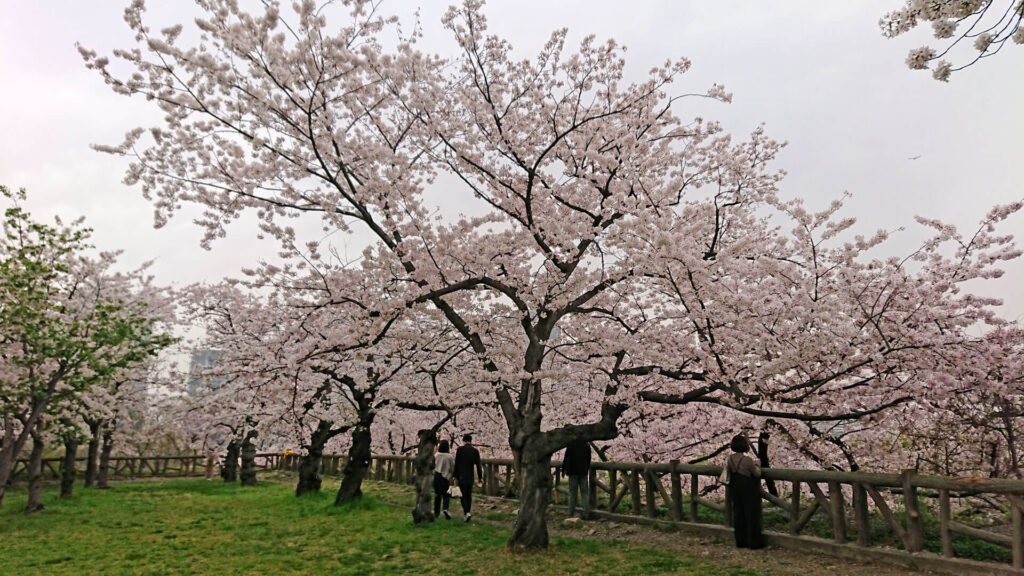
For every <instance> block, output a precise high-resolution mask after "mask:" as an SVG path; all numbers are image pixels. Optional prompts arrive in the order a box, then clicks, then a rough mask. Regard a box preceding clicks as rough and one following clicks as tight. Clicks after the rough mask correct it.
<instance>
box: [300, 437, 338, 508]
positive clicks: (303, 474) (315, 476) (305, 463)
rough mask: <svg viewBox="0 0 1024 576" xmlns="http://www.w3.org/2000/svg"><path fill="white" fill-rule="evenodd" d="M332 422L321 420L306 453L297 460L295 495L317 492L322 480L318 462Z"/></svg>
mask: <svg viewBox="0 0 1024 576" xmlns="http://www.w3.org/2000/svg"><path fill="white" fill-rule="evenodd" d="M332 425H333V422H331V421H329V420H321V421H320V423H319V424H317V427H316V430H314V431H313V434H312V436H310V439H309V446H307V447H306V453H305V454H303V455H302V460H301V461H300V462H299V484H298V485H297V486H296V487H295V495H296V496H302V495H303V494H309V493H310V492H319V491H320V485H321V484H322V483H323V480H322V478H321V476H320V462H321V459H322V458H323V455H324V446H325V445H326V444H327V441H328V440H329V439H330V438H331V426H332Z"/></svg>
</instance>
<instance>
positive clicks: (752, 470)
mask: <svg viewBox="0 0 1024 576" xmlns="http://www.w3.org/2000/svg"><path fill="white" fill-rule="evenodd" d="M729 447H730V448H732V451H733V453H732V454H731V455H730V456H729V459H728V460H727V461H726V466H728V467H729V500H730V502H731V503H732V526H733V530H734V531H735V534H736V547H737V548H751V549H755V550H756V549H758V548H761V547H763V546H764V541H763V539H762V538H761V467H760V466H758V465H757V462H756V461H754V459H753V458H751V457H750V456H747V455H746V453H747V452H749V451H750V442H749V441H748V440H747V438H746V436H743V435H742V434H739V435H737V436H735V437H733V439H732V442H730V444H729Z"/></svg>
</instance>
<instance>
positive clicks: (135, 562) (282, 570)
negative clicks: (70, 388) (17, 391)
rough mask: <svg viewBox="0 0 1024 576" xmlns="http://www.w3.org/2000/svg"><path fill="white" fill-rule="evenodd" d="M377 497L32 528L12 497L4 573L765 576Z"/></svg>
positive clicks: (135, 502)
mask: <svg viewBox="0 0 1024 576" xmlns="http://www.w3.org/2000/svg"><path fill="white" fill-rule="evenodd" d="M377 489H378V488H377V487H376V486H374V485H373V484H372V483H371V484H370V485H369V486H368V496H367V497H366V498H364V499H363V500H362V501H361V502H359V503H357V504H355V505H353V506H349V507H344V508H336V507H334V506H332V502H333V494H331V493H330V491H329V490H328V491H325V492H323V493H321V494H314V495H309V496H306V497H303V498H296V497H295V496H294V493H293V491H292V488H291V487H289V486H285V485H278V484H262V485H260V486H258V487H256V488H246V489H243V488H241V487H238V486H236V485H225V484H223V483H221V482H208V481H205V480H178V481H168V482H144V483H135V484H117V485H116V486H115V487H114V488H113V489H112V490H107V491H97V490H80V491H79V492H78V495H77V496H75V497H74V498H72V499H70V500H59V499H57V498H56V492H54V491H48V492H46V494H45V497H44V503H45V505H46V510H44V511H43V512H41V513H38V514H35V515H31V516H26V515H25V514H24V513H22V511H21V510H22V508H23V507H24V503H25V497H24V493H23V492H19V491H15V492H13V493H11V494H9V496H8V498H7V499H6V501H5V502H4V510H3V511H2V512H0V559H2V562H0V565H2V566H3V570H2V572H3V573H4V574H18V575H24V576H30V575H36V574H39V575H53V576H62V575H85V574H90V575H91V574H104V575H128V574H131V575H153V576H156V575H178V574H181V575H184V574H203V575H208V574H225V575H227V574H230V575H242V574H245V575H268V576H285V575H290V574H331V575H353V576H355V575H391V574H439V575H440V574H444V575H449V574H458V575H474V574H507V575H520V574H521V575H524V576H525V575H542V576H543V575H562V574H579V575H583V574H587V575H590V574H608V575H613V574H614V575H618V574H679V575H694V576H696V575H706V576H756V575H757V574H758V572H753V571H750V570H746V569H742V568H739V567H735V566H727V567H722V566H715V565H711V564H708V563H706V562H702V561H699V560H696V559H694V558H692V557H689V556H685V555H681V554H679V553H678V552H670V551H664V550H655V549H647V548H638V547H635V546H630V545H628V544H626V543H618V542H612V543H609V542H599V541H588V540H577V539H569V538H559V537H555V538H553V541H552V546H551V548H550V549H549V550H546V551H544V552H539V553H534V554H525V555H524V554H512V553H510V552H508V551H507V550H506V548H505V541H506V539H507V538H508V530H507V528H504V527H500V526H493V525H488V524H484V523H471V524H464V523H462V522H461V521H459V520H452V521H447V522H446V521H443V520H442V521H438V522H435V523H434V524H430V525H421V526H414V525H413V524H412V520H411V515H410V514H409V511H408V510H404V509H401V508H396V507H392V506H388V505H385V504H382V503H380V502H378V500H377V499H376V498H375V497H374V491H375V490H377ZM381 490H386V488H383V487H382V488H381Z"/></svg>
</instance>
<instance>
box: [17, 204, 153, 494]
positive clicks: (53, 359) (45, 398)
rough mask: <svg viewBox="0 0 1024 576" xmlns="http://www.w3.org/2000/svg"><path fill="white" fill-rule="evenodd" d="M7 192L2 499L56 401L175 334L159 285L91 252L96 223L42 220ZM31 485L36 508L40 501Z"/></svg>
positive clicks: (150, 353)
mask: <svg viewBox="0 0 1024 576" xmlns="http://www.w3.org/2000/svg"><path fill="white" fill-rule="evenodd" d="M0 195H2V197H3V198H4V199H5V200H6V201H8V203H9V206H8V208H7V209H6V210H5V211H4V220H3V236H2V237H0V417H2V419H3V440H2V442H0V446H2V447H0V505H2V503H3V496H4V492H5V490H6V485H7V483H8V480H9V479H10V475H11V473H12V471H13V467H14V461H15V459H16V458H17V456H18V454H19V453H20V452H21V451H22V449H23V448H24V446H25V444H26V442H27V441H28V439H29V438H30V437H35V438H41V437H42V432H43V427H44V423H45V419H46V417H47V416H48V411H49V410H50V409H51V407H52V406H54V405H55V404H56V402H57V400H60V399H64V398H74V397H77V396H78V395H80V394H81V393H83V392H85V391H87V390H89V389H90V388H91V387H93V386H94V385H96V384H97V383H98V382H102V381H104V380H106V379H109V378H111V377H113V376H115V375H116V374H118V373H119V372H121V371H123V370H125V369H127V368H129V367H131V366H133V365H135V364H136V363H139V362H141V361H143V360H145V359H147V358H149V357H151V356H153V355H155V354H157V353H158V352H159V351H160V350H162V349H163V348H165V347H166V346H168V345H169V344H170V343H171V342H172V341H173V338H172V337H171V336H169V335H167V334H165V333H163V332H162V331H161V328H160V325H161V323H160V320H161V319H160V318H159V317H158V315H156V314H154V313H153V310H152V309H151V302H150V299H151V297H152V296H153V295H154V291H153V290H151V289H147V284H148V282H146V280H145V279H144V278H142V276H141V275H140V274H138V273H127V274H126V273H114V272H113V271H112V270H111V267H112V266H113V265H114V264H115V262H116V257H117V254H116V253H111V252H105V253H100V254H98V255H96V256H90V255H89V254H87V252H88V250H89V249H90V248H91V246H90V245H89V244H88V239H89V236H90V233H91V230H90V229H89V228H86V227H84V226H83V224H82V221H81V220H77V221H75V222H72V223H71V224H70V225H65V224H64V223H62V222H61V221H60V219H57V220H56V222H55V224H54V225H47V224H42V223H40V222H37V221H35V220H33V219H32V217H31V215H30V214H29V213H28V212H27V211H25V210H24V209H23V208H22V207H21V206H20V205H19V202H20V201H23V200H24V199H25V191H24V190H19V191H17V192H13V191H10V190H8V189H7V188H6V187H2V186H0ZM34 452H36V451H35V450H34ZM32 464H37V463H32ZM32 464H30V467H31V466H32ZM33 492H34V493H35V494H36V496H38V491H33V490H32V489H31V487H30V498H29V506H28V507H29V511H32V510H34V509H39V508H41V507H42V505H41V503H40V502H39V500H38V497H36V498H33Z"/></svg>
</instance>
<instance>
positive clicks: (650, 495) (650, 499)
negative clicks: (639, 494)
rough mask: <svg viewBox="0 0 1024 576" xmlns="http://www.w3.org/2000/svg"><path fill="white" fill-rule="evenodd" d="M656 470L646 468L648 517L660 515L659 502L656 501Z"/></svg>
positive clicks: (645, 487) (645, 481)
mask: <svg viewBox="0 0 1024 576" xmlns="http://www.w3.org/2000/svg"><path fill="white" fill-rule="evenodd" d="M654 491H655V487H654V472H651V471H650V470H644V501H645V502H644V503H645V504H646V505H647V506H646V507H647V517H648V518H654V517H656V516H657V515H658V507H657V505H656V504H657V502H655V501H654Z"/></svg>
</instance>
